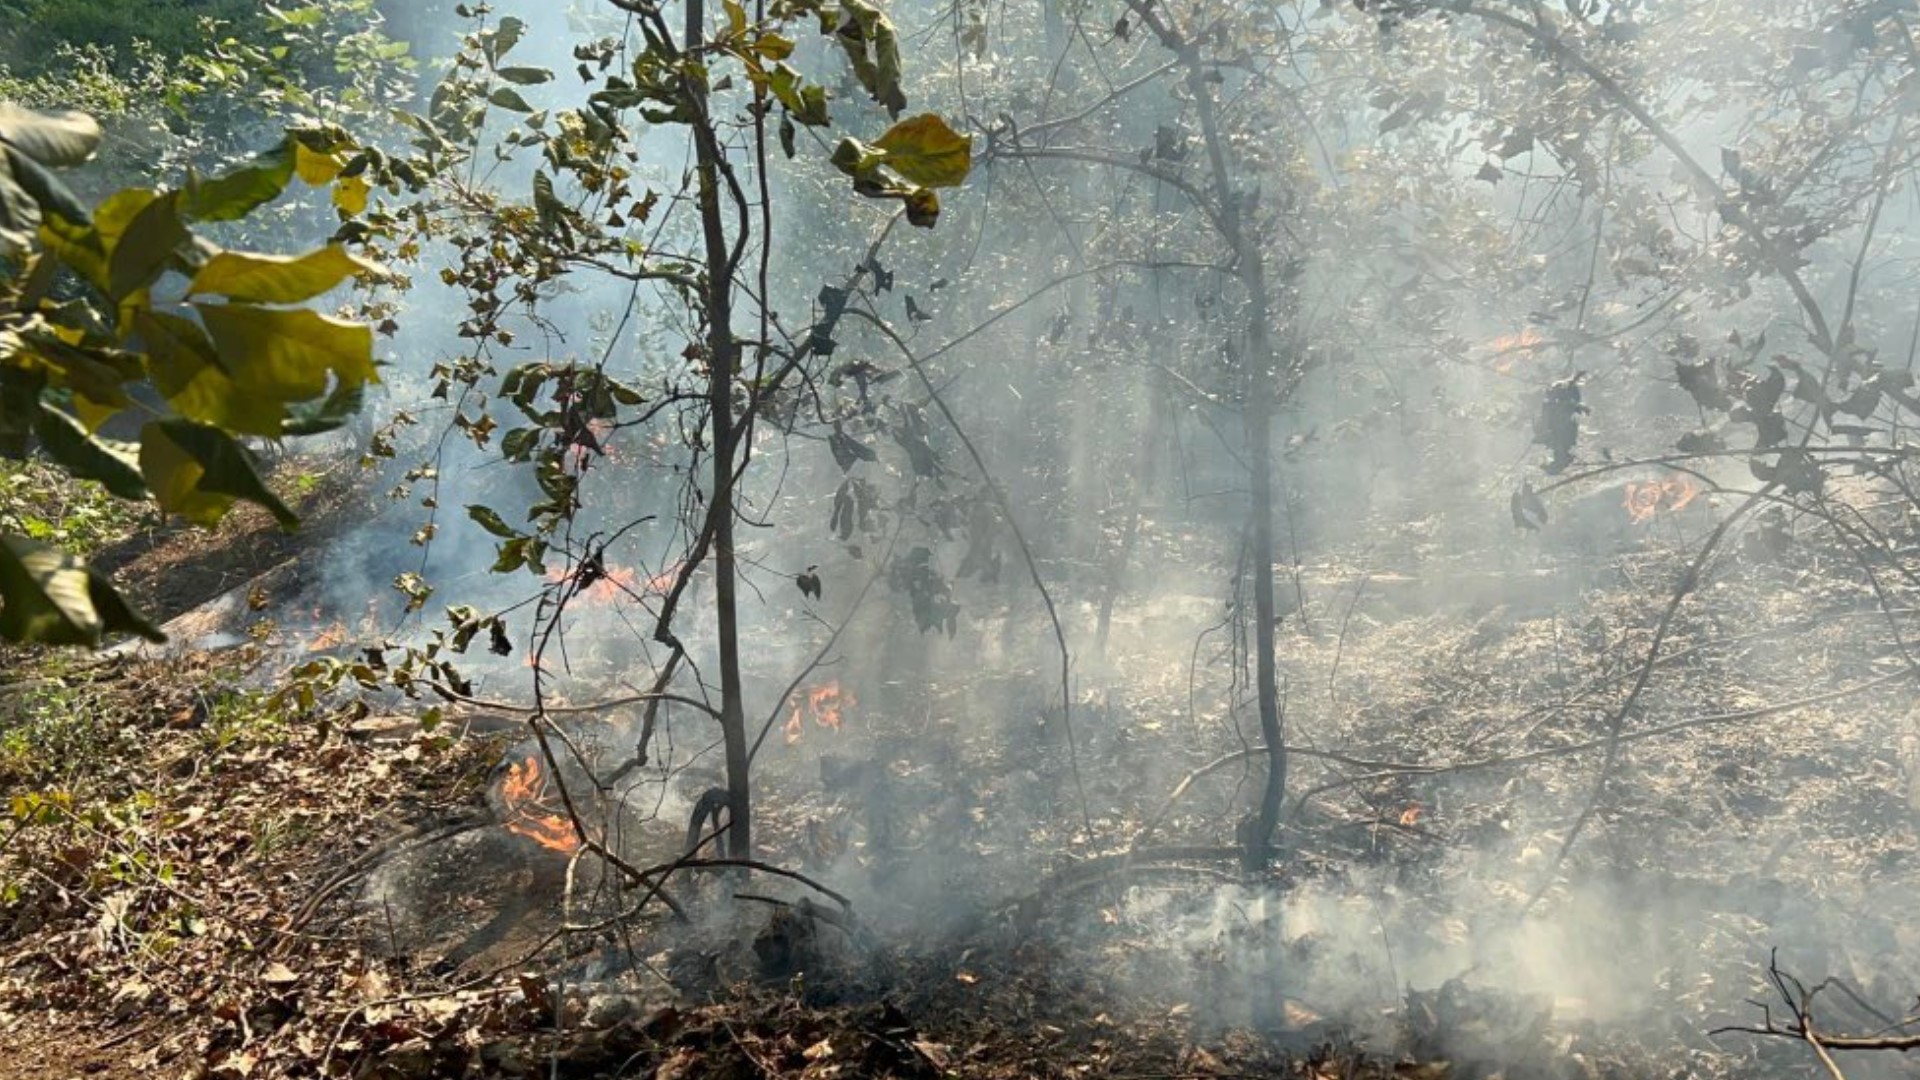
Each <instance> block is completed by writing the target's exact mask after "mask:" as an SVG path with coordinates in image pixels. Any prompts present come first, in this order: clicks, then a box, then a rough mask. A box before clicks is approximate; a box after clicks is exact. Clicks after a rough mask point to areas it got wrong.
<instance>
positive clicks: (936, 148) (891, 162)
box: [873, 113, 973, 187]
mask: <svg viewBox="0 0 1920 1080" xmlns="http://www.w3.org/2000/svg"><path fill="white" fill-rule="evenodd" d="M873 145H874V146H876V147H878V148H879V149H881V150H884V151H886V155H887V156H886V166H887V168H889V169H892V170H893V171H894V172H896V173H899V174H900V176H901V178H902V179H904V180H906V181H907V182H908V183H912V184H918V185H920V186H921V187H957V186H959V185H960V184H961V183H963V182H964V181H965V180H966V179H967V173H968V172H969V171H971V170H972V168H973V140H972V139H971V138H969V137H968V136H965V135H961V134H959V133H957V132H955V131H954V130H953V129H952V128H951V127H948V126H947V122H946V121H945V120H942V119H941V118H940V117H939V116H937V115H935V114H933V113H922V114H920V115H919V116H915V117H911V118H909V119H906V120H902V121H900V122H899V123H897V124H895V125H893V126H892V127H890V128H888V129H887V133H886V134H884V135H882V136H880V137H879V138H878V139H875V140H874V143H873Z"/></svg>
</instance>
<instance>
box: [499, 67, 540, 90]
mask: <svg viewBox="0 0 1920 1080" xmlns="http://www.w3.org/2000/svg"><path fill="white" fill-rule="evenodd" d="M494 74H495V75H498V76H500V77H501V78H502V79H505V80H506V81H507V82H510V83H512V84H513V85H515V86H538V85H540V84H541V83H543V82H551V81H553V72H551V71H548V70H547V69H546V68H537V67H503V68H499V69H497V70H495V71H494Z"/></svg>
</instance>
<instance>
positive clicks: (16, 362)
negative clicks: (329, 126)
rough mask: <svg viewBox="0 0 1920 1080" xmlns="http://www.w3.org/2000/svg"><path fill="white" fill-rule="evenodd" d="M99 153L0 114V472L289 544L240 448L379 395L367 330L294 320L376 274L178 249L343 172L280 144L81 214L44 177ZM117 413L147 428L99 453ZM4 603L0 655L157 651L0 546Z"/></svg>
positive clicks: (328, 147) (325, 147) (330, 264)
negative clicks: (49, 476)
mask: <svg viewBox="0 0 1920 1080" xmlns="http://www.w3.org/2000/svg"><path fill="white" fill-rule="evenodd" d="M100 137H101V134H100V129H99V126H98V125H97V124H96V123H95V122H94V121H93V119H92V118H91V117H88V116H86V115H85V114H82V113H76V112H61V113H44V112H35V111H31V110H26V109H22V108H19V107H17V106H0V148H3V149H4V154H5V158H4V160H5V163H6V166H7V169H6V174H5V175H4V176H3V177H0V226H4V227H3V228H0V243H3V244H4V246H5V251H6V254H7V255H8V257H9V258H10V260H11V263H12V265H13V266H14V267H15V276H14V277H13V278H12V280H10V281H9V282H7V283H6V285H5V292H4V295H0V343H3V347H0V365H3V366H0V452H4V453H5V454H6V455H7V456H9V457H14V458H20V457H23V456H24V455H26V454H27V453H28V452H29V451H30V450H33V449H35V448H36V447H37V448H38V450H39V451H40V452H41V453H43V454H45V455H46V456H48V457H49V458H51V459H52V460H54V461H56V462H58V463H59V464H60V465H61V466H63V467H64V468H66V469H67V470H69V471H70V472H72V473H73V474H74V475H75V476H78V477H81V478H84V479H90V480H95V481H98V482H99V483H101V484H102V485H103V486H104V487H105V488H106V489H107V490H108V491H110V492H112V493H113V494H114V495H116V496H118V497H120V498H123V499H132V500H139V499H147V498H152V499H153V500H154V501H155V502H156V503H157V504H158V505H159V506H160V508H161V509H162V510H165V511H167V512H169V513H177V514H180V515H182V516H185V517H187V518H188V519H190V520H193V521H195V522H198V523H201V524H211V523H213V522H215V521H217V520H218V519H219V518H220V517H221V516H222V515H223V514H224V513H225V512H226V510H227V508H228V507H230V506H231V505H232V504H233V502H234V501H235V500H237V499H246V500H249V501H252V502H257V503H259V504H261V505H263V506H265V507H267V508H268V509H269V510H271V511H272V512H273V513H274V515H275V517H276V518H278V519H279V520H280V521H281V523H282V524H283V525H284V526H287V527H291V526H292V525H293V524H294V518H293V515H292V512H291V511H289V510H288V509H287V508H286V507H285V506H284V505H283V504H281V502H280V501H279V499H278V498H277V497H276V496H274V495H273V494H272V492H270V491H269V490H268V489H267V487H266V485H265V484H264V483H263V482H262V481H261V479H260V476H259V474H258V473H257V472H256V471H255V468H254V465H253V462H252V458H251V455H250V453H249V452H248V451H247V450H246V449H245V448H244V447H242V446H241V445H240V443H239V442H238V441H237V437H238V436H240V435H255V436H264V437H268V438H274V439H278V438H281V437H284V436H288V435H298V434H305V433H310V432H316V431H324V430H328V429H330V428H332V427H337V426H338V425H339V424H341V423H343V422H344V421H345V419H346V418H347V417H348V416H349V415H350V414H351V413H352V412H353V411H354V410H355V409H357V407H358V405H359V401H360V395H361V392H362V390H363V389H364V388H365V386H366V385H367V384H368V383H369V382H371V381H373V380H374V379H375V372H374V367H373V355H372V333H371V331H370V329H369V328H367V327H366V326H364V325H357V324H353V323H348V322H344V321H341V320H338V319H334V318H331V317H329V316H324V315H320V314H317V313H315V312H313V311H310V310H307V309H306V308H304V307H301V306H298V305H301V304H304V303H305V302H307V301H310V300H313V299H315V298H317V297H319V296H321V295H323V294H325V293H327V292H330V291H331V290H333V289H334V288H335V287H336V286H338V285H340V284H341V283H342V282H344V281H346V280H348V279H349V278H351V277H354V276H359V275H365V274H369V273H372V272H374V268H373V267H372V266H371V265H370V264H367V263H365V262H364V261H362V260H360V259H358V258H356V257H354V256H351V255H348V254H347V253H346V252H345V251H344V250H342V249H340V248H339V247H337V246H332V247H328V248H324V249H321V250H319V251H315V252H311V253H309V254H307V255H305V256H301V257H298V258H283V257H275V256H266V255H258V254H253V253H248V252H242V251H228V250H224V249H222V248H220V247H219V246H218V245H216V244H214V243H213V242H212V241H211V240H209V239H207V238H206V237H205V236H204V235H199V234H196V232H195V231H194V230H195V227H196V226H197V225H201V224H203V223H209V222H221V221H233V220H237V219H240V218H243V217H245V216H246V215H247V214H248V213H249V212H251V211H253V210H254V209H255V208H257V207H259V206H261V205H262V204H264V203H266V202H268V201H270V200H272V199H273V198H275V197H277V196H278V195H279V194H280V193H281V191H282V190H284V189H285V187H286V186H287V184H288V183H290V182H291V180H292V179H293V177H294V175H295V174H296V172H297V173H299V174H300V175H302V176H304V177H307V178H309V179H310V180H312V181H314V182H318V183H323V184H324V183H328V182H330V181H334V180H336V179H337V178H339V176H340V173H341V172H342V170H343V166H344V161H343V160H342V159H341V158H340V157H339V154H338V151H337V150H335V149H334V147H333V143H332V141H331V140H330V139H329V138H328V137H326V136H324V135H320V134H314V133H307V134H303V135H301V136H297V137H296V136H289V137H288V138H287V139H286V140H285V141H283V142H282V143H281V145H280V146H278V147H276V148H274V149H273V150H271V151H269V152H268V153H266V154H263V155H261V156H260V157H259V158H257V159H256V160H255V161H253V162H251V163H249V164H248V165H246V166H244V167H242V168H240V169H237V170H234V171H232V172H229V173H226V174H224V175H221V176H217V177H211V178H199V177H191V178H189V180H188V182H187V184H186V185H185V186H184V187H181V188H179V189H173V190H168V189H152V188H133V189H128V190H125V191H122V192H119V193H117V194H115V195H113V196H111V197H110V198H108V199H107V200H106V201H104V202H103V203H101V204H100V206H99V207H97V208H95V209H93V210H92V211H89V209H88V208H87V207H86V206H85V205H84V204H82V203H81V201H80V200H79V199H78V198H77V197H76V196H75V195H74V194H73V192H72V191H71V190H70V189H69V188H68V187H67V186H66V184H65V183H64V182H63V181H62V180H61V179H60V178H59V177H58V176H57V175H56V170H60V169H64V168H70V167H72V166H76V165H79V164H81V163H83V162H84V161H86V160H87V159H88V158H89V157H91V156H92V154H93V152H94V150H95V148H96V147H97V146H98V144H99V141H100ZM338 190H339V187H338V185H336V192H337V191H338ZM64 274H72V275H75V276H77V278H78V280H79V288H78V289H75V288H73V287H71V286H68V285H66V283H65V279H64V278H63V275H64ZM139 394H146V395H149V396H150V400H137V399H136V395H139ZM152 399H157V400H152ZM130 411H137V413H139V414H142V415H143V422H141V423H140V425H139V427H138V429H137V430H138V438H137V440H124V439H115V438H109V437H106V436H104V435H103V434H101V429H102V426H103V425H104V424H106V423H107V422H108V421H109V420H112V419H113V418H115V417H116V416H118V415H120V414H122V413H128V412H130ZM0 599H3V601H4V604H3V606H0V636H4V637H6V638H7V639H9V640H14V641H35V642H44V643H51V644H93V645H97V644H99V642H100V641H101V639H102V637H103V635H105V634H107V633H111V632H132V633H137V634H141V635H143V636H147V637H154V638H157V637H158V636H159V634H158V631H157V630H156V629H154V628H153V627H152V626H151V625H150V624H148V623H147V622H146V621H145V620H144V619H142V618H140V617H139V616H138V615H137V614H135V613H134V612H133V611H132V610H131V609H130V608H128V607H127V605H126V604H125V602H124V601H123V600H121V599H120V598H119V596H118V594H117V593H116V592H115V591H114V590H113V588H112V586H111V585H110V584H109V583H108V582H107V581H106V580H105V579H104V578H102V577H100V576H99V575H97V574H94V573H92V572H91V571H89V570H87V569H86V567H85V565H84V564H83V563H82V562H80V560H78V559H77V558H75V557H74V556H72V555H69V554H65V553H61V552H59V551H57V550H55V549H54V548H52V547H50V546H48V545H47V544H45V543H43V542H40V541H37V540H34V539H31V538H29V537H25V536H4V537H0Z"/></svg>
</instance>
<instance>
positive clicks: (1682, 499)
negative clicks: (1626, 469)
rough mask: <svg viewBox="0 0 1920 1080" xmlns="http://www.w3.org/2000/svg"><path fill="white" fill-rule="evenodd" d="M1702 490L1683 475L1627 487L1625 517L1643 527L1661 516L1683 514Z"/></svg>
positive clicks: (1674, 475) (1690, 478) (1692, 480)
mask: <svg viewBox="0 0 1920 1080" xmlns="http://www.w3.org/2000/svg"><path fill="white" fill-rule="evenodd" d="M1703 490H1705V489H1704V488H1702V487H1701V486H1700V485H1699V484H1698V483H1696V482H1695V481H1694V479H1693V477H1691V476H1688V475H1686V474H1685V473H1674V474H1673V475H1672V476H1669V477H1667V478H1666V479H1664V480H1655V481H1653V482H1651V483H1646V484H1628V485H1627V494H1626V508H1627V517H1628V518H1630V519H1632V521H1633V523H1634V524H1635V525H1645V524H1646V523H1647V522H1649V521H1652V520H1653V519H1654V517H1655V516H1656V515H1659V514H1661V513H1672V512H1673V511H1675V510H1684V509H1686V508H1687V506H1688V505H1689V504H1690V503H1692V502H1693V500H1695V499H1697V498H1699V497H1700V493H1701V492H1702V491H1703Z"/></svg>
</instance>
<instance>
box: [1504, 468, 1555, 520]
mask: <svg viewBox="0 0 1920 1080" xmlns="http://www.w3.org/2000/svg"><path fill="white" fill-rule="evenodd" d="M1507 507H1508V510H1509V511H1510V512H1511V513H1512V514H1513V525H1514V527H1515V528H1517V529H1527V530H1529V531H1532V532H1538V531H1539V530H1540V527H1541V526H1543V525H1545V524H1546V523H1547V504H1546V503H1544V502H1542V501H1541V500H1540V496H1539V494H1538V493H1537V492H1535V491H1534V490H1533V482H1532V481H1528V480H1523V481H1521V483H1520V487H1519V488H1517V489H1516V490H1515V491H1514V493H1513V495H1512V496H1511V497H1510V498H1509V499H1508V500H1507Z"/></svg>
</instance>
